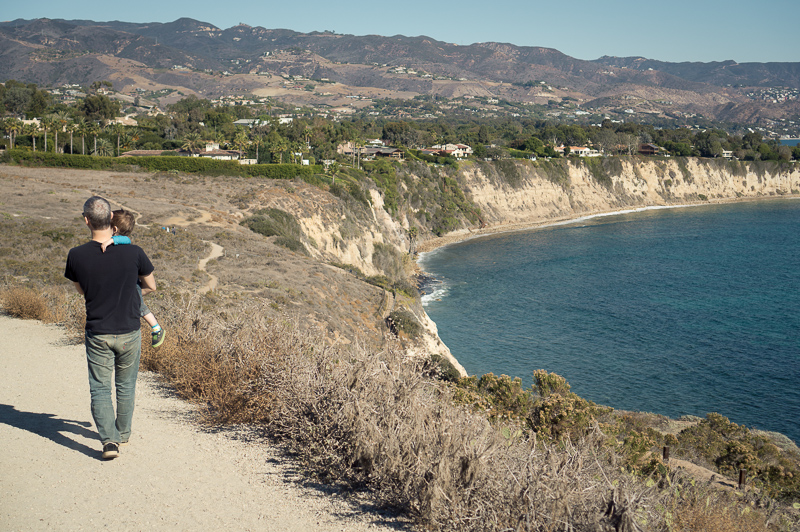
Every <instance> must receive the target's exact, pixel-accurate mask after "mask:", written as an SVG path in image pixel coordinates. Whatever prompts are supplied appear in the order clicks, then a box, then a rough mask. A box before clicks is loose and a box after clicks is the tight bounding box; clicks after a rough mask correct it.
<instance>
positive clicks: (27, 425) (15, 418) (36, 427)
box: [0, 403, 100, 460]
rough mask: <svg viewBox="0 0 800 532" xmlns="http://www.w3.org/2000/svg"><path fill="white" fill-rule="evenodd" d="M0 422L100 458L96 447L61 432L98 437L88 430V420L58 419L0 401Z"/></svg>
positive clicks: (95, 433) (92, 437)
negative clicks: (18, 408)
mask: <svg viewBox="0 0 800 532" xmlns="http://www.w3.org/2000/svg"><path fill="white" fill-rule="evenodd" d="M0 423H4V424H6V425H9V426H11V427H17V428H18V429H22V430H27V431H28V432H31V433H33V434H36V435H38V436H42V437H44V438H47V439H49V440H52V441H54V442H55V443H57V444H59V445H63V446H64V447H66V448H67V449H72V450H73V451H78V452H81V453H83V454H85V455H86V456H89V457H91V458H94V459H97V460H100V453H99V452H98V451H97V450H96V449H92V448H91V447H87V446H86V445H84V444H82V443H79V442H77V441H75V440H73V439H71V438H69V437H67V436H65V435H64V434H63V433H69V432H71V433H72V434H77V435H79V436H83V437H85V438H91V439H98V435H97V432H95V431H93V430H89V429H88V427H91V426H92V424H91V423H89V422H88V421H74V420H71V419H58V418H57V417H55V415H54V414H41V413H39V412H24V411H22V410H17V409H16V408H15V407H13V406H11V405H5V404H2V403H0Z"/></svg>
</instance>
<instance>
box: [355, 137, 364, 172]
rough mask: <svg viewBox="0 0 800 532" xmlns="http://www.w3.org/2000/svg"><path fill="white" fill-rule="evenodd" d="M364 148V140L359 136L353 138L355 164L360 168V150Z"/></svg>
mask: <svg viewBox="0 0 800 532" xmlns="http://www.w3.org/2000/svg"><path fill="white" fill-rule="evenodd" d="M363 148H364V141H363V140H362V139H361V138H360V137H356V138H354V139H353V151H355V153H356V157H357V159H356V160H357V164H356V168H361V151H362V150H363Z"/></svg>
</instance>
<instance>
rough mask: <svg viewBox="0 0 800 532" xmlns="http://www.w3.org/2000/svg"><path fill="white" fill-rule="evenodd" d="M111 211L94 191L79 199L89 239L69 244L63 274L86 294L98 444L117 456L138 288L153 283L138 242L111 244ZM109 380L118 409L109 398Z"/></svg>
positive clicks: (130, 402)
mask: <svg viewBox="0 0 800 532" xmlns="http://www.w3.org/2000/svg"><path fill="white" fill-rule="evenodd" d="M112 216H113V214H112V211H111V205H109V203H108V201H106V200H105V199H104V198H101V197H99V196H93V197H91V198H89V199H88V200H86V203H85V204H84V205H83V218H84V221H85V222H86V225H87V226H89V230H90V231H91V232H92V240H91V241H89V242H87V243H86V244H83V245H81V246H78V247H75V248H72V249H71V250H69V254H68V255H67V267H66V270H65V271H64V276H65V277H66V278H67V279H69V280H70V281H72V282H73V283H75V288H76V289H77V290H78V293H80V294H81V295H83V296H84V299H85V300H86V334H85V344H86V360H87V363H88V366H89V391H90V393H91V398H92V417H93V418H94V423H95V425H96V426H97V432H98V434H99V435H100V441H101V442H102V444H103V458H105V459H112V458H116V457H117V456H119V446H120V445H124V444H125V443H127V442H128V439H129V438H130V435H131V421H132V419H133V407H134V399H135V392H136V377H137V375H138V373H139V358H140V355H141V350H142V336H141V324H140V323H139V303H140V301H139V299H140V298H139V293H138V291H137V290H136V282H137V280H140V281H141V286H142V293H143V294H146V293H149V292H153V291H155V289H156V282H155V278H154V277H153V269H154V268H153V264H152V263H151V262H150V259H148V258H147V255H145V253H144V251H142V249H141V248H140V247H139V246H134V245H129V246H111V247H109V248H108V249H106V251H105V253H104V252H103V249H102V246H101V245H102V243H103V242H105V241H106V240H108V239H109V238H111V236H112V228H111V218H112ZM112 380H113V382H114V385H115V387H116V397H117V409H116V414H115V413H114V404H113V402H112V400H111V384H112Z"/></svg>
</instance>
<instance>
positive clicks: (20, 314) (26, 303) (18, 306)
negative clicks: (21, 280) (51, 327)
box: [0, 286, 53, 322]
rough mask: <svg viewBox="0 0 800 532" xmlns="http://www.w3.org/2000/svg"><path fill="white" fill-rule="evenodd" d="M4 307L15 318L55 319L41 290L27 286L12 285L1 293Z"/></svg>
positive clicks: (47, 320) (0, 296)
mask: <svg viewBox="0 0 800 532" xmlns="http://www.w3.org/2000/svg"><path fill="white" fill-rule="evenodd" d="M0 299H1V300H2V304H3V309H5V311H6V312H8V313H9V314H10V315H11V316H14V317H15V318H22V319H24V320H41V321H45V322H51V321H53V314H52V312H51V311H50V306H49V305H48V302H47V299H45V297H44V295H43V294H42V292H41V291H40V290H36V289H33V288H27V287H21V286H16V287H11V288H7V289H5V290H3V292H2V293H0Z"/></svg>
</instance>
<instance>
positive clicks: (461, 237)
mask: <svg viewBox="0 0 800 532" xmlns="http://www.w3.org/2000/svg"><path fill="white" fill-rule="evenodd" d="M787 198H798V199H800V196H795V195H785V196H777V197H776V196H764V197H755V198H753V197H743V198H726V199H716V200H713V201H703V202H697V203H680V204H675V205H643V206H640V207H628V208H625V209H613V210H608V211H592V212H586V213H581V214H577V215H573V216H562V217H557V218H542V219H536V220H531V221H530V222H523V223H513V224H496V225H491V226H487V227H484V228H481V229H460V230H458V231H453V232H452V233H449V234H447V235H445V236H440V237H435V238H431V239H429V240H425V241H422V242H418V243H417V245H416V247H417V252H418V253H428V252H431V251H433V250H435V249H438V248H440V247H444V246H448V245H450V244H457V243H459V242H464V241H466V240H472V239H473V238H479V237H482V236H488V235H496V234H500V233H514V232H517V231H529V230H531V229H540V228H545V227H552V226H556V225H566V224H571V223H576V222H579V221H581V220H588V219H591V218H597V217H601V216H614V215H617V214H626V213H631V212H641V211H648V210H657V209H684V208H689V207H703V206H711V205H722V204H726V203H742V202H751V201H770V200H779V199H787Z"/></svg>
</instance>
